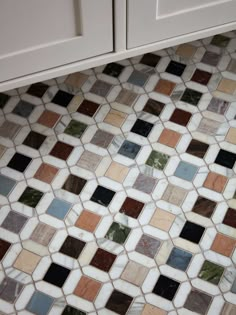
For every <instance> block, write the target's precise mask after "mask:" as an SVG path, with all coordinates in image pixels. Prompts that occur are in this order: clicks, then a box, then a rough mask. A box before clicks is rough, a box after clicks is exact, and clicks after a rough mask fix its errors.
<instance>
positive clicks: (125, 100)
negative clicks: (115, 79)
mask: <svg viewBox="0 0 236 315" xmlns="http://www.w3.org/2000/svg"><path fill="white" fill-rule="evenodd" d="M137 97H138V94H136V93H134V92H132V91H129V90H126V89H122V90H121V91H120V93H119V94H118V96H117V98H116V102H117V103H120V104H124V105H127V106H132V105H133V104H134V102H135V100H136V98H137Z"/></svg>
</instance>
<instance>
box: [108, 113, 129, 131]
mask: <svg viewBox="0 0 236 315" xmlns="http://www.w3.org/2000/svg"><path fill="white" fill-rule="evenodd" d="M126 117H127V115H126V114H124V113H122V112H120V111H118V110H115V109H111V110H110V112H109V113H108V114H107V115H106V117H105V119H104V122H105V123H107V124H110V125H112V126H115V127H118V128H120V127H121V126H122V125H123V123H124V121H125V119H126Z"/></svg>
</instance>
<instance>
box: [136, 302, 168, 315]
mask: <svg viewBox="0 0 236 315" xmlns="http://www.w3.org/2000/svg"><path fill="white" fill-rule="evenodd" d="M141 315H167V312H166V311H164V310H162V309H160V308H158V307H156V306H153V305H151V304H146V305H145V306H144V309H143V312H142V314H141Z"/></svg>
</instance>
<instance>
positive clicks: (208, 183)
mask: <svg viewBox="0 0 236 315" xmlns="http://www.w3.org/2000/svg"><path fill="white" fill-rule="evenodd" d="M227 181H228V178H227V177H226V176H223V175H220V174H217V173H213V172H210V173H209V174H208V175H207V178H206V180H205V182H204V184H203V186H204V187H205V188H208V189H211V190H214V191H217V192H219V193H222V192H223V190H224V188H225V185H226V183H227Z"/></svg>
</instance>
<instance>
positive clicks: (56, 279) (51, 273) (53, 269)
mask: <svg viewBox="0 0 236 315" xmlns="http://www.w3.org/2000/svg"><path fill="white" fill-rule="evenodd" d="M69 273H70V270H69V269H67V268H65V267H62V266H60V265H57V264H55V263H52V264H51V266H50V267H49V268H48V271H47V272H46V274H45V276H44V278H43V280H44V281H46V282H48V283H51V284H53V285H55V286H57V287H59V288H61V287H62V286H63V284H64V283H65V281H66V279H67V277H68V276H69Z"/></svg>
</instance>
